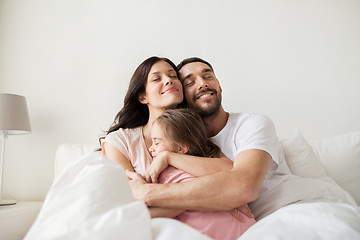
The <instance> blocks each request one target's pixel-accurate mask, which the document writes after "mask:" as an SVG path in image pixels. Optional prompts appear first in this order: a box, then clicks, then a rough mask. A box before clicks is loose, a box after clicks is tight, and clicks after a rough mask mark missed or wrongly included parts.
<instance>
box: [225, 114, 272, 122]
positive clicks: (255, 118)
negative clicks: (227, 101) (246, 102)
mask: <svg viewBox="0 0 360 240" xmlns="http://www.w3.org/2000/svg"><path fill="white" fill-rule="evenodd" d="M248 121H251V122H258V123H259V124H261V123H266V122H272V121H271V119H270V118H269V117H268V116H266V115H264V114H261V113H256V112H230V113H229V123H235V122H237V123H241V124H242V123H244V122H248Z"/></svg>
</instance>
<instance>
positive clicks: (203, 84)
mask: <svg viewBox="0 0 360 240" xmlns="http://www.w3.org/2000/svg"><path fill="white" fill-rule="evenodd" d="M198 83H199V90H200V89H203V88H207V87H209V86H208V83H207V81H206V80H205V79H204V78H202V77H198Z"/></svg>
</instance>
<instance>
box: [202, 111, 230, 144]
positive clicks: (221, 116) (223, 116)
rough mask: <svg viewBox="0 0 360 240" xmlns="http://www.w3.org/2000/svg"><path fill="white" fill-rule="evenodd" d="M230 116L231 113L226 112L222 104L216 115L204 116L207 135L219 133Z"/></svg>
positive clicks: (211, 135)
mask: <svg viewBox="0 0 360 240" xmlns="http://www.w3.org/2000/svg"><path fill="white" fill-rule="evenodd" d="M228 118H229V113H228V112H225V110H224V109H223V107H222V106H221V107H220V109H219V112H218V113H216V114H215V115H213V116H209V117H206V118H203V122H204V125H205V128H206V134H207V136H208V137H213V136H215V135H216V134H218V133H219V132H220V131H221V130H222V129H223V128H224V127H225V125H226V123H227V120H228Z"/></svg>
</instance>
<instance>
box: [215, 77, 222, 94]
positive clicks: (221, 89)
mask: <svg viewBox="0 0 360 240" xmlns="http://www.w3.org/2000/svg"><path fill="white" fill-rule="evenodd" d="M216 81H217V82H218V85H219V89H220V92H221V93H222V88H221V85H220V82H219V80H218V79H216Z"/></svg>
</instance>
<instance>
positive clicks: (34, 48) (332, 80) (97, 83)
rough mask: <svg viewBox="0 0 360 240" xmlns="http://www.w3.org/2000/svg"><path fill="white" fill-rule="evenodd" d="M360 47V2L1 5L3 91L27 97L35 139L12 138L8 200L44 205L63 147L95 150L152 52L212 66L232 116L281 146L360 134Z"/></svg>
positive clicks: (98, 0) (26, 0)
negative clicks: (264, 128)
mask: <svg viewBox="0 0 360 240" xmlns="http://www.w3.org/2000/svg"><path fill="white" fill-rule="evenodd" d="M175 2H177V3H178V5H176V4H175ZM359 43H360V2H359V1H357V0H352V1H350V0H348V1H339V0H315V1H314V0H304V1H295V0H270V1H269V0H263V1H229V0H225V1H208V0H198V1H193V0H185V1H168V0H162V1H160V0H154V1H118V0H82V1H80V0H51V1H47V0H2V1H0V92H6V93H15V94H21V95H24V96H25V97H26V98H27V103H28V108H29V113H30V120H31V125H32V130H33V131H32V133H31V134H28V135H22V136H10V137H9V139H8V142H7V148H6V150H7V152H6V170H5V179H4V188H5V191H6V192H7V193H10V194H11V195H13V196H14V197H15V198H17V199H20V200H35V199H43V198H44V196H45V194H46V191H47V189H48V188H49V187H50V184H51V181H52V177H53V160H54V154H55V150H56V147H57V146H58V145H59V144H60V143H63V142H71V143H91V144H94V143H96V142H97V138H98V137H99V136H100V135H101V134H102V130H106V129H107V128H108V126H109V125H110V123H111V122H112V120H113V117H114V116H115V114H116V112H117V111H118V110H119V108H120V107H121V106H122V100H123V97H124V94H125V91H126V89H127V85H128V81H129V79H130V77H131V74H132V72H133V71H134V69H135V68H136V66H137V65H138V64H139V63H140V62H141V61H143V60H144V59H145V58H147V57H149V56H152V55H159V56H167V57H169V58H170V59H172V60H173V61H174V62H175V63H178V62H179V61H180V60H182V59H183V58H186V57H190V56H200V57H203V58H205V59H207V60H209V61H210V62H211V63H212V64H213V66H214V68H215V71H216V74H217V76H218V78H219V80H220V81H221V84H222V87H223V103H224V106H225V108H226V109H227V110H228V111H255V112H261V113H264V114H267V115H268V116H270V117H271V118H272V119H273V120H274V123H275V125H276V127H277V129H278V135H279V137H280V138H283V137H286V136H288V135H289V134H290V133H291V132H292V131H293V130H294V129H295V128H299V129H300V131H301V132H302V133H303V134H304V136H305V137H306V138H307V139H309V140H315V139H319V138H322V137H327V136H332V135H336V134H341V133H345V132H349V131H353V130H359V123H360V113H359V109H360V94H359V92H360V71H359V69H360V44H359Z"/></svg>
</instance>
